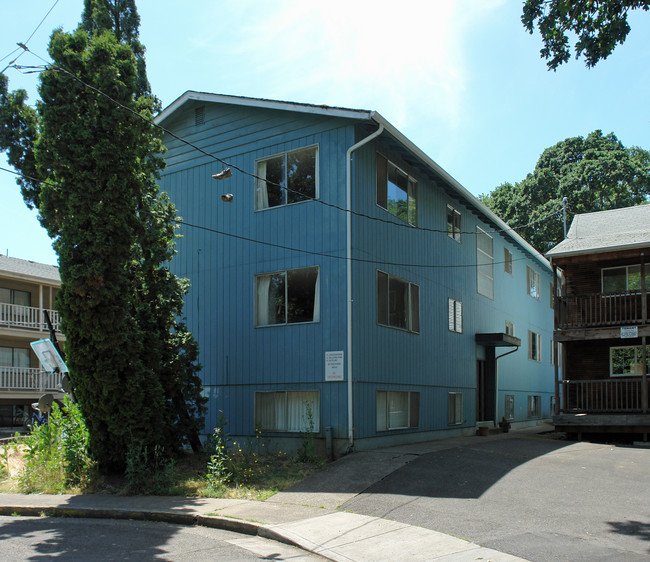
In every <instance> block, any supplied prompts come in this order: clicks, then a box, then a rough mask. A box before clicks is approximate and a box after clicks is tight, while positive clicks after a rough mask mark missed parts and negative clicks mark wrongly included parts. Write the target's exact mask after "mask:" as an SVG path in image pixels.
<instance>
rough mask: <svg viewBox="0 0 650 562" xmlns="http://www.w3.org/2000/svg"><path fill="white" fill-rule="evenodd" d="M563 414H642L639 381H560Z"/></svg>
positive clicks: (640, 383)
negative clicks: (563, 404)
mask: <svg viewBox="0 0 650 562" xmlns="http://www.w3.org/2000/svg"><path fill="white" fill-rule="evenodd" d="M560 384H561V385H562V394H563V397H564V400H565V402H564V403H565V404H566V407H563V408H562V410H563V412H564V413H569V412H576V413H585V414H604V413H611V414H616V413H634V412H643V411H644V407H643V386H642V384H643V381H642V379H641V377H625V378H624V377H619V378H615V379H601V380H580V381H577V380H568V381H560Z"/></svg>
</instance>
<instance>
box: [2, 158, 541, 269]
mask: <svg viewBox="0 0 650 562" xmlns="http://www.w3.org/2000/svg"><path fill="white" fill-rule="evenodd" d="M0 170H2V171H3V172H8V173H10V174H14V175H16V176H19V177H22V178H25V179H28V180H30V181H34V182H37V183H41V184H48V185H54V186H57V185H59V184H56V183H52V182H50V181H48V180H45V181H44V180H39V179H37V178H33V177H31V176H27V175H24V174H21V173H19V172H15V171H13V170H9V169H8V168H3V167H1V166H0ZM170 222H173V223H175V224H177V225H179V226H180V227H181V228H182V227H183V226H187V227H189V228H194V229H197V230H203V231H205V232H210V233H212V234H218V235H220V236H226V237H228V238H234V239H236V240H243V241H245V242H251V243H253V244H259V245H262V246H270V247H273V248H279V249H281V250H288V251H291V252H299V253H302V254H308V255H312V256H321V257H325V258H332V259H337V260H347V259H348V258H347V257H346V256H339V255H335V254H332V253H327V252H317V251H314V250H305V249H302V248H294V247H292V246H285V245H284V244H276V243H273V242H268V241H266V240H257V239H256V238H250V237H248V236H243V235H240V234H233V233H231V232H224V231H223V230H218V229H216V228H211V227H208V226H202V225H198V224H193V223H190V222H187V221H184V220H182V219H180V218H178V219H171V221H170ZM335 251H340V250H335ZM538 253H539V255H540V256H542V257H543V255H542V254H541V253H540V252H538ZM525 259H528V258H526V256H524V257H520V258H514V257H513V258H512V260H510V261H520V260H525ZM350 261H352V262H356V263H370V264H375V265H389V266H395V267H406V268H423V269H459V268H470V267H472V268H475V267H481V266H480V265H479V264H474V263H471V264H453V265H446V264H414V263H406V262H391V261H385V260H372V259H365V258H354V257H353V258H350ZM503 263H505V261H493V262H492V265H500V264H503ZM483 265H489V264H483Z"/></svg>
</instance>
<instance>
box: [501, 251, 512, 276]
mask: <svg viewBox="0 0 650 562" xmlns="http://www.w3.org/2000/svg"><path fill="white" fill-rule="evenodd" d="M503 271H505V272H506V273H509V274H510V275H512V252H511V251H510V250H508V248H504V249H503Z"/></svg>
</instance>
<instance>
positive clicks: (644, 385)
mask: <svg viewBox="0 0 650 562" xmlns="http://www.w3.org/2000/svg"><path fill="white" fill-rule="evenodd" d="M641 314H642V318H643V325H644V326H645V325H646V324H647V323H648V295H647V291H646V283H645V256H644V253H643V252H641ZM641 407H642V408H643V412H644V413H646V412H647V411H648V353H647V350H646V340H645V336H643V337H642V338H641Z"/></svg>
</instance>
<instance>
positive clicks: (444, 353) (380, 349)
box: [161, 101, 553, 440]
mask: <svg viewBox="0 0 650 562" xmlns="http://www.w3.org/2000/svg"><path fill="white" fill-rule="evenodd" d="M199 106H204V107H205V120H204V123H203V124H202V125H199V126H196V125H195V121H194V110H195V108H196V107H199ZM164 125H165V127H167V128H168V129H170V130H172V131H173V132H174V134H176V135H178V136H180V137H182V138H184V139H187V140H188V141H190V142H192V143H193V144H195V145H196V146H198V147H200V148H201V149H202V150H203V151H205V152H207V153H210V154H215V155H217V156H218V157H219V158H221V159H223V160H225V161H227V162H229V163H230V164H232V165H233V166H237V167H238V168H241V169H243V170H247V171H249V172H251V173H255V172H256V160H257V159H260V158H263V157H266V156H270V155H274V154H278V153H281V152H284V151H287V150H293V149H296V148H300V147H304V146H308V145H317V146H318V158H319V178H318V185H319V198H320V199H321V200H322V201H323V202H327V203H331V204H333V205H337V206H339V207H345V205H346V190H345V186H346V175H345V174H346V167H345V165H346V161H345V155H346V150H347V149H348V148H349V147H350V146H351V145H352V144H354V143H355V141H357V140H359V138H361V137H363V136H365V135H366V134H367V133H365V132H364V133H361V132H360V130H357V128H356V127H355V123H354V122H353V121H351V120H349V119H348V120H346V119H342V118H334V117H329V116H325V115H311V114H299V113H295V112H291V111H280V110H270V109H263V108H257V107H243V106H231V105H227V104H220V103H205V104H203V103H201V102H198V101H192V102H188V103H186V104H185V105H183V106H182V107H181V108H180V109H179V110H177V111H176V112H174V113H173V114H172V115H171V117H170V118H169V119H168V120H166V122H165V123H164ZM165 142H166V145H167V148H168V153H167V155H166V159H167V168H166V170H165V172H164V174H163V176H162V178H161V189H162V190H164V191H167V192H168V193H169V195H170V197H171V199H172V201H173V202H174V203H175V205H176V206H177V208H178V213H179V215H180V216H181V217H182V219H183V221H184V223H185V224H184V225H183V226H181V228H180V234H181V235H182V238H180V239H179V240H178V243H177V256H176V258H175V259H174V260H173V262H172V264H171V266H172V270H173V271H174V272H175V273H176V274H178V275H180V276H182V277H187V278H188V279H189V280H190V282H191V288H190V291H189V293H188V295H187V297H186V304H185V315H186V317H187V323H188V327H189V328H190V330H192V332H193V333H194V335H195V337H196V338H197V340H198V343H199V346H200V362H201V364H202V365H203V371H202V373H201V376H202V379H203V383H204V390H205V393H206V396H208V397H209V402H208V408H209V410H208V415H207V419H206V428H205V432H206V433H211V431H212V428H213V427H214V426H215V425H216V423H217V419H218V416H219V414H220V413H221V412H222V413H223V415H224V416H225V417H226V418H227V420H228V423H229V425H228V431H229V433H231V434H233V435H251V434H252V433H253V432H254V428H255V425H254V424H255V420H254V399H255V392H259V391H269V390H317V391H318V392H319V393H320V420H319V421H320V427H321V430H322V429H323V428H325V427H332V428H333V434H334V437H335V438H340V439H345V438H346V436H347V432H348V428H347V376H348V374H347V373H346V377H345V379H346V380H345V381H343V382H327V383H326V382H324V379H325V366H324V357H325V352H327V351H341V350H342V351H344V352H345V357H346V363H347V354H348V351H349V350H348V349H347V334H346V328H347V300H346V260H345V256H346V213H345V212H343V211H341V210H340V209H336V208H334V207H330V206H326V205H323V204H321V203H319V202H316V201H305V202H301V203H297V204H293V205H288V206H284V207H275V208H270V209H266V210H262V211H255V204H254V192H255V180H254V178H252V177H251V176H250V175H246V174H243V173H239V172H237V171H236V170H233V176H232V177H231V178H230V179H227V180H223V181H215V180H213V179H212V178H211V176H212V174H214V173H216V172H219V171H221V169H223V168H224V167H225V166H223V165H222V164H220V163H219V162H217V161H215V160H214V159H212V158H210V157H208V156H205V155H203V154H201V152H199V151H197V150H196V149H194V148H192V147H190V146H187V145H186V144H184V143H181V142H179V141H177V140H174V139H173V138H166V139H165ZM396 150H398V147H397V145H396V143H395V142H392V143H389V142H388V139H387V136H386V134H384V135H382V136H381V137H379V139H377V140H376V141H374V142H372V143H369V144H368V145H366V146H364V147H362V148H360V149H359V150H357V151H356V152H355V153H354V157H353V198H354V203H353V205H354V210H355V211H357V212H359V213H363V214H367V215H371V216H373V217H376V218H380V219H384V220H387V221H389V222H378V221H374V220H370V219H368V218H364V217H361V216H358V215H354V216H353V218H352V224H353V228H352V239H353V257H354V258H355V259H356V260H359V261H355V262H354V263H353V277H352V280H353V299H354V304H353V361H354V366H353V381H354V410H355V412H354V419H355V423H354V425H355V427H354V432H355V437H356V438H357V439H360V440H363V439H366V438H374V437H380V436H384V437H385V436H386V435H387V434H388V433H389V434H390V436H391V438H393V439H400V438H402V439H404V440H408V439H411V440H412V439H416V438H425V437H426V435H427V432H436V431H457V430H458V429H459V427H460V428H461V429H462V428H470V427H473V426H474V425H475V423H476V418H475V413H476V360H477V357H479V356H480V355H481V354H482V353H483V350H481V349H479V348H478V347H477V345H476V343H475V341H474V338H475V334H476V333H482V332H504V331H505V322H506V320H508V321H512V322H514V324H515V335H516V336H517V337H519V338H521V340H522V345H521V348H520V349H519V350H518V351H517V352H516V353H513V354H512V355H509V356H508V357H505V358H503V359H501V360H499V362H498V367H499V398H498V403H499V413H498V416H499V419H500V417H501V416H502V415H503V411H504V403H505V395H506V394H514V395H515V409H516V415H515V421H518V420H519V421H523V420H525V419H527V400H528V395H539V396H542V417H548V416H549V415H550V396H551V395H552V394H553V368H552V366H551V363H550V345H551V344H550V341H551V337H552V328H553V311H552V309H551V308H550V304H549V298H550V292H549V290H548V287H549V284H550V282H551V273H550V270H549V269H548V267H544V266H543V265H542V264H541V263H539V262H538V261H536V260H534V259H532V257H531V256H530V255H529V254H528V253H527V251H524V250H523V249H522V248H521V247H520V246H519V245H517V244H516V243H514V242H513V240H512V239H511V238H510V237H509V236H508V235H506V234H501V233H493V232H492V231H493V230H494V227H493V226H492V225H491V224H489V223H486V222H483V220H482V219H481V217H480V213H479V216H477V214H476V210H475V209H470V208H468V207H467V206H466V205H465V204H464V203H463V202H462V201H460V200H459V199H455V198H454V196H452V195H450V194H449V193H453V190H451V189H449V188H447V189H445V186H444V185H443V183H442V182H441V180H440V179H436V178H435V177H434V176H433V174H432V173H431V171H430V170H427V169H425V168H424V167H413V166H411V165H409V164H408V163H407V162H406V161H405V158H404V153H401V152H395V151H396ZM377 151H380V152H381V153H382V154H383V155H385V156H386V157H387V158H388V159H389V160H391V161H392V162H394V163H395V164H397V165H398V166H399V167H400V168H402V169H403V170H405V171H406V172H408V173H409V174H410V175H411V176H412V177H414V178H415V179H416V180H417V182H418V187H417V189H418V192H417V194H418V226H419V227H420V228H414V227H409V226H404V223H402V222H401V221H400V220H399V219H397V218H395V217H393V216H392V215H390V214H389V213H388V212H386V211H385V210H384V209H382V208H380V207H379V206H377V204H376V162H375V155H376V152H377ZM410 161H414V159H413V158H410ZM227 192H229V193H233V194H234V201H233V202H232V203H224V202H222V200H221V195H222V194H224V193H227ZM448 203H449V204H452V205H453V206H454V207H455V208H456V209H457V210H458V211H460V212H461V214H462V224H461V227H462V231H463V234H462V242H461V243H460V244H459V243H457V242H456V241H454V240H453V239H451V238H450V237H449V236H447V234H446V209H447V204H448ZM477 226H480V227H481V228H483V229H484V230H486V231H487V232H488V233H490V234H491V235H492V236H493V239H494V262H495V263H494V299H488V298H486V297H484V296H481V295H479V294H478V293H477V288H476V287H477V280H476V267H475V266H476V236H475V234H473V233H475V232H476V227H477ZM422 227H424V228H427V229H437V230H439V232H429V231H425V230H423V228H422ZM504 247H507V248H508V249H509V250H510V251H511V252H512V253H513V273H512V275H510V274H507V273H505V271H504V267H503V249H504ZM295 250H299V251H295ZM362 260H365V261H362ZM372 262H378V263H372ZM526 265H530V266H531V267H533V268H534V269H535V270H536V271H538V272H539V273H540V274H541V300H539V301H538V300H536V299H533V298H531V297H530V296H528V295H527V291H526ZM306 266H318V267H319V276H320V277H319V279H320V321H318V322H315V323H307V324H297V325H287V326H284V325H282V326H267V327H260V328H256V327H255V325H254V283H255V275H256V274H260V273H266V272H273V271H282V270H287V269H292V268H297V267H306ZM377 269H381V270H382V271H385V272H387V273H389V274H391V275H395V276H398V277H400V278H402V279H405V280H407V281H410V282H412V283H415V284H417V285H419V287H420V333H419V334H414V333H409V332H406V331H402V330H397V329H394V328H388V327H384V326H379V325H378V323H377V287H376V271H377ZM448 298H454V299H456V300H459V301H462V303H463V333H462V334H457V333H453V332H450V331H449V330H448V328H447V319H448V315H447V302H448V301H447V299H448ZM529 329H530V330H534V331H536V332H537V333H540V334H541V335H542V360H541V362H539V363H538V362H534V361H531V360H528V358H527V356H528V349H527V347H528V339H527V333H528V330H529ZM503 351H506V348H499V349H497V354H500V353H502V352H503ZM346 369H347V367H346ZM378 390H412V391H418V392H420V419H419V428H417V429H410V430H401V431H396V432H377V429H376V419H377V418H376V415H377V411H376V408H377V407H376V393H377V391H378ZM449 392H462V393H463V402H464V411H463V414H464V416H463V420H464V421H463V423H462V424H461V425H460V426H449V425H448V412H447V397H448V393H449ZM418 436H420V437H418Z"/></svg>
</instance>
